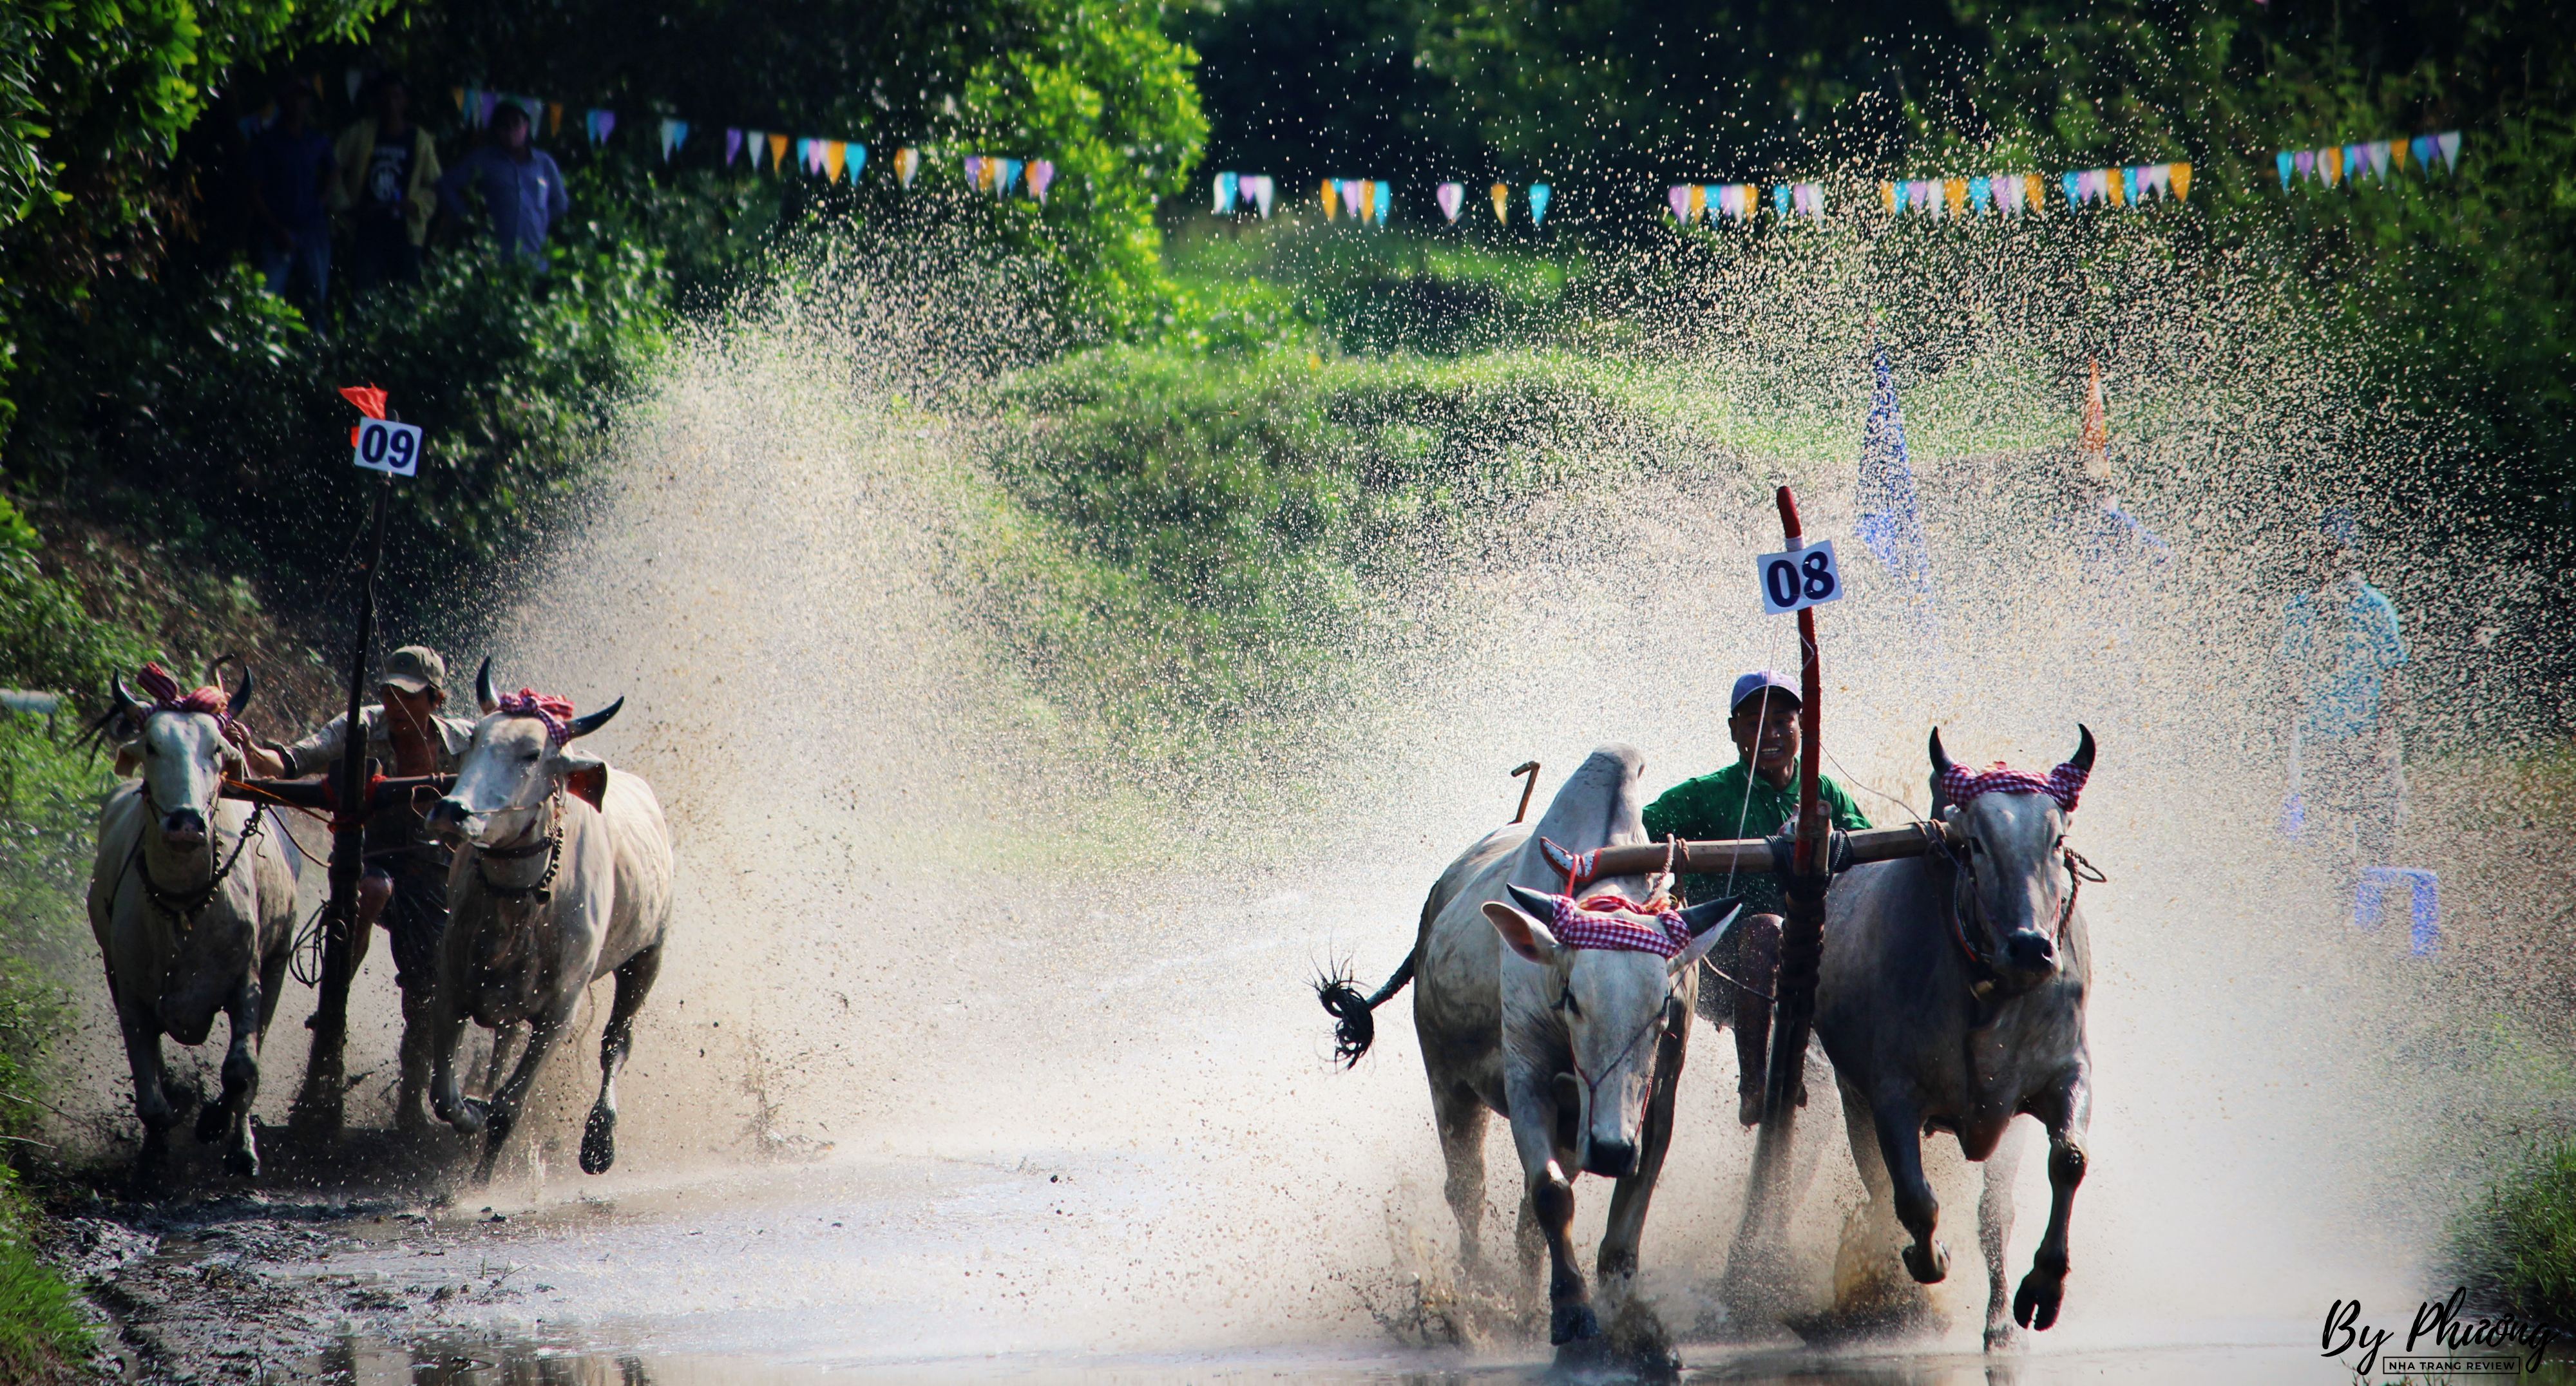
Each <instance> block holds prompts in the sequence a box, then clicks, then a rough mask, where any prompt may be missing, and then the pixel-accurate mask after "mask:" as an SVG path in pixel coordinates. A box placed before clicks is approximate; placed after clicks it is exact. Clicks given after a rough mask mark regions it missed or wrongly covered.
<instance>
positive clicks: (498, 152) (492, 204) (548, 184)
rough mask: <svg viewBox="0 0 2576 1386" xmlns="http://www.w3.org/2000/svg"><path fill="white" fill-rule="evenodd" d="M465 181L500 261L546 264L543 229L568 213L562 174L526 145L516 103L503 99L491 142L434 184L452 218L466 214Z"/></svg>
mask: <svg viewBox="0 0 2576 1386" xmlns="http://www.w3.org/2000/svg"><path fill="white" fill-rule="evenodd" d="M468 183H471V184H472V185H473V187H474V189H475V191H477V192H479V193H481V194H482V195H483V208H484V211H485V212H486V213H488V214H489V215H490V217H491V221H492V240H493V243H494V244H496V245H498V246H499V247H500V248H501V254H502V255H503V256H505V257H509V258H516V259H524V260H528V261H531V262H533V263H534V264H535V265H536V266H537V269H538V270H539V272H541V273H542V272H543V271H544V269H545V264H546V231H547V229H548V228H550V227H552V226H553V225H554V222H555V218H557V217H560V216H562V215H563V214H564V213H566V212H568V211H571V210H572V199H571V198H570V197H569V196H568V195H567V194H566V193H565V192H564V181H563V170H562V169H559V168H557V167H555V161H554V160H553V159H552V158H551V157H549V156H548V155H547V154H546V153H545V151H543V150H541V149H537V148H535V147H533V146H531V145H530V144H529V143H528V113H527V112H526V111H525V110H523V109H521V108H520V106H519V105H518V103H517V102H514V101H504V102H502V103H501V105H500V108H499V109H497V110H495V111H494V112H493V113H492V142H491V143H489V144H486V145H484V146H483V147H482V148H480V149H477V150H475V151H474V152H473V153H471V154H469V155H467V156H465V158H464V160H463V161H461V162H459V163H458V164H457V165H456V167H454V168H452V169H449V170H448V171H447V172H446V174H445V175H444V176H442V177H441V178H440V179H439V180H438V200H439V203H440V205H442V206H444V207H446V208H447V211H448V214H449V215H451V216H456V217H463V216H465V215H466V207H465V199H464V196H463V194H464V189H465V187H466V185H467V184H468Z"/></svg>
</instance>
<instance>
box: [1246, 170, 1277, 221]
mask: <svg viewBox="0 0 2576 1386" xmlns="http://www.w3.org/2000/svg"><path fill="white" fill-rule="evenodd" d="M1277 195H1278V185H1277V184H1276V183H1273V182H1271V181H1270V175H1269V174H1266V173H1265V174H1263V175H1261V176H1260V177H1259V178H1257V179H1255V180H1253V184H1252V202H1253V205H1254V206H1256V207H1259V208H1260V209H1261V219H1262V220H1263V221H1268V220H1270V203H1271V201H1272V199H1274V198H1275V197H1276V196H1277Z"/></svg>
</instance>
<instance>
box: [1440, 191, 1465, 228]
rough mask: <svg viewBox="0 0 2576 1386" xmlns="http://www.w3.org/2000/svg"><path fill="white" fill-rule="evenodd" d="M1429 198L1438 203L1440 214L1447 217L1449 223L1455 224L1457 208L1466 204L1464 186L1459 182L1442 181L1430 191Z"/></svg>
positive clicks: (1456, 222)
mask: <svg viewBox="0 0 2576 1386" xmlns="http://www.w3.org/2000/svg"><path fill="white" fill-rule="evenodd" d="M1431 200H1432V201H1434V202H1437V203H1439V204H1440V215H1442V216H1444V217H1447V218H1448V219H1449V224H1450V225H1452V226H1455V225H1457V224H1458V211H1459V209H1460V208H1462V207H1465V206H1466V205H1467V189H1466V186H1465V185H1464V184H1460V183H1443V184H1441V185H1440V186H1439V187H1438V188H1437V189H1435V190H1434V191H1433V192H1432V194H1431Z"/></svg>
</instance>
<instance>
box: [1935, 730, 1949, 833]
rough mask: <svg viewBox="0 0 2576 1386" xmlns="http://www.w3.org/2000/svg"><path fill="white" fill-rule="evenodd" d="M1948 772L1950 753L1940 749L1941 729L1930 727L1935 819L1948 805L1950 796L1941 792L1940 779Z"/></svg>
mask: <svg viewBox="0 0 2576 1386" xmlns="http://www.w3.org/2000/svg"><path fill="white" fill-rule="evenodd" d="M1949 773H1950V753H1949V752H1948V751H1945V750H1943V749H1941V729H1940V728H1939V727H1934V728H1933V729H1932V816H1933V817H1934V818H1935V819H1937V818H1939V817H1940V816H1941V810H1943V809H1945V808H1948V807H1949V806H1950V796H1949V795H1947V794H1944V793H1942V792H1941V779H1942V777H1943V776H1945V775H1947V774H1949Z"/></svg>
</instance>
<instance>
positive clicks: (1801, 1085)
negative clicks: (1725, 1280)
mask: <svg viewBox="0 0 2576 1386" xmlns="http://www.w3.org/2000/svg"><path fill="white" fill-rule="evenodd" d="M1778 499H1779V502H1780V532H1781V535H1782V537H1784V538H1785V539H1787V540H1788V544H1789V547H1790V548H1792V549H1799V548H1804V547H1806V542H1807V541H1806V530H1805V527H1804V526H1802V525H1800V524H1799V523H1798V498H1797V497H1796V496H1795V495H1792V494H1791V493H1790V491H1789V488H1788V487H1786V486H1783V487H1781V488H1780V491H1779V496H1778ZM1824 694H1825V687H1824V673H1823V671H1822V670H1821V669H1820V668H1818V666H1817V659H1816V613H1815V609H1814V608H1813V607H1809V608H1805V609H1803V610H1801V611H1799V613H1798V703H1799V706H1798V730H1799V733H1800V736H1799V742H1800V746H1799V752H1798V826H1797V830H1796V834H1795V837H1794V839H1793V840H1794V843H1795V846H1794V847H1793V849H1792V851H1791V853H1790V858H1789V861H1790V865H1789V876H1788V878H1787V879H1786V880H1784V881H1782V882H1781V883H1780V885H1781V893H1782V894H1783V895H1785V896H1786V897H1787V903H1788V907H1789V912H1788V917H1787V918H1786V919H1785V920H1783V921H1782V924H1781V928H1780V973H1779V977H1778V980H1777V983H1776V990H1775V991H1774V993H1773V994H1774V995H1775V996H1776V997H1777V998H1778V1001H1777V1004H1775V1005H1774V1006H1773V1007H1772V1008H1771V1021H1772V1026H1771V1054H1770V1062H1769V1065H1768V1067H1769V1070H1770V1071H1769V1072H1767V1073H1765V1074H1764V1075H1763V1084H1762V1088H1763V1101H1762V1124H1763V1126H1764V1128H1765V1130H1766V1131H1773V1130H1776V1132H1777V1133H1778V1134H1780V1135H1782V1136H1785V1135H1786V1134H1787V1132H1788V1129H1789V1123H1790V1122H1791V1121H1792V1120H1793V1119H1794V1114H1795V1112H1796V1110H1797V1104H1798V1100H1799V1097H1800V1095H1801V1093H1802V1092H1803V1091H1804V1089H1805V1087H1806V1071H1807V1034H1808V1031H1809V1028H1810V1027H1811V1026H1812V1025H1813V1023H1814V1019H1815V1014H1816V970H1817V967H1818V965H1819V964H1820V963H1821V962H1822V961H1823V958H1824V939H1825V885H1826V878H1825V868H1826V865H1827V862H1826V858H1825V843H1826V832H1827V830H1828V828H1829V826H1830V825H1829V824H1828V823H1827V822H1826V821H1825V814H1824V807H1823V805H1822V803H1821V802H1820V801H1819V800H1820V796H1819V795H1818V793H1817V789H1816V776H1817V766H1818V765H1820V764H1821V763H1822V762H1823V760H1824V754H1825V740H1824V725H1825V724H1824V712H1825V702H1824Z"/></svg>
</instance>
